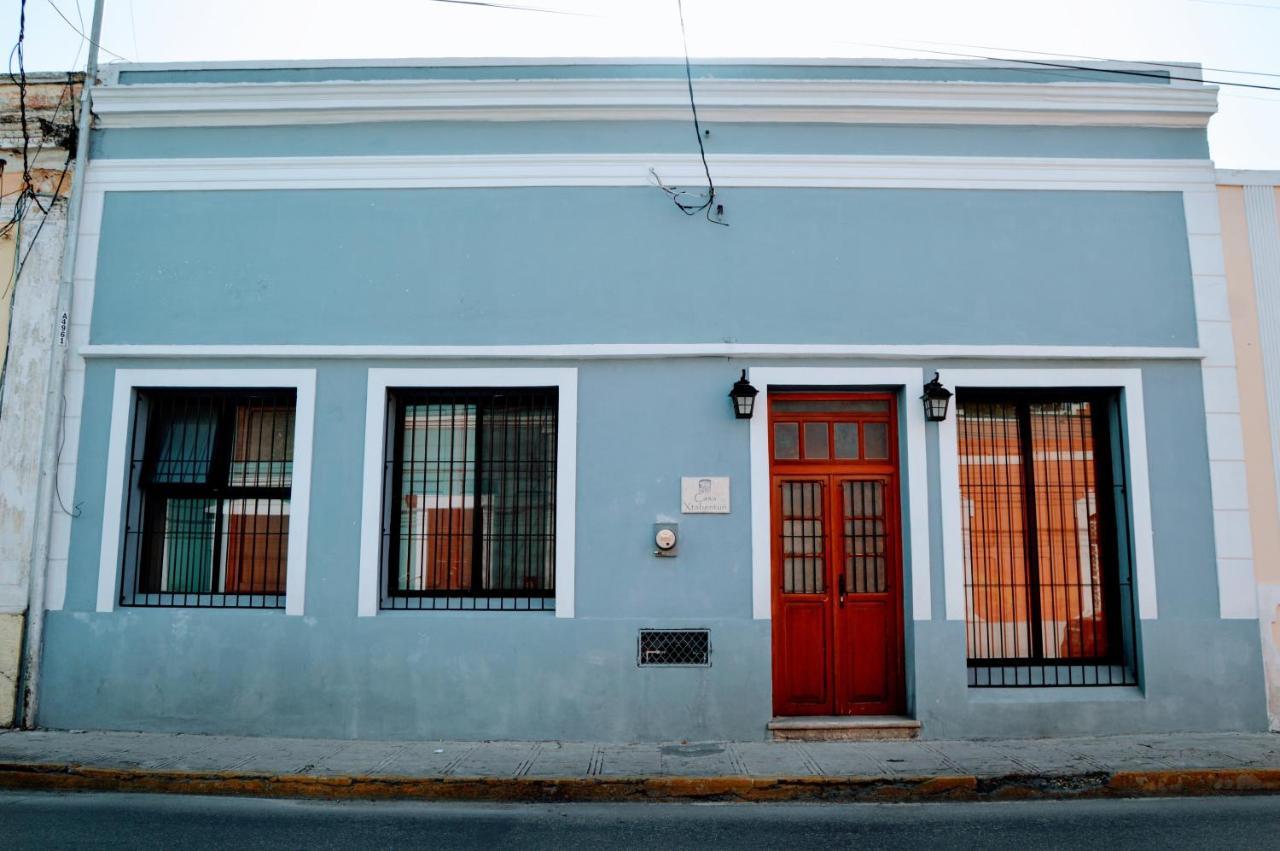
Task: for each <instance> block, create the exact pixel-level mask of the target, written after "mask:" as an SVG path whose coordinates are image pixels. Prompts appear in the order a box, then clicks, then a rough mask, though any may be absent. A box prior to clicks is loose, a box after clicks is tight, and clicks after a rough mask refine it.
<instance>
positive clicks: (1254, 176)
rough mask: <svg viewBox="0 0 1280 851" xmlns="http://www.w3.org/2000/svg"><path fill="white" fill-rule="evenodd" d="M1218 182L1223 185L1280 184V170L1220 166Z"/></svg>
mask: <svg viewBox="0 0 1280 851" xmlns="http://www.w3.org/2000/svg"><path fill="white" fill-rule="evenodd" d="M1218 183H1219V184H1221V185H1223V186H1280V171H1267V170H1257V169H1239V168H1220V169H1218Z"/></svg>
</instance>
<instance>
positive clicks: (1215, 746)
mask: <svg viewBox="0 0 1280 851" xmlns="http://www.w3.org/2000/svg"><path fill="white" fill-rule="evenodd" d="M0 763H3V764H5V765H7V766H31V765H48V766H64V767H65V766H77V767H84V768H94V769H114V770H143V771H168V772H239V773H246V774H250V773H251V774H270V775H303V776H313V777H344V776H352V777H401V778H403V777H413V778H492V779H513V778H531V779H537V778H580V779H591V778H601V779H608V778H664V777H669V778H681V777H687V778H704V777H750V778H780V777H781V778H799V777H855V776H856V777H871V778H885V779H893V778H900V777H952V776H976V777H1002V776H1011V775H1020V776H1064V775H1082V774H1088V773H1091V772H1113V773H1114V772H1126V771H1178V770H1195V769H1280V735H1272V734H1265V733H1264V734H1234V733H1223V734H1182V735H1165V736H1110V737H1089V738H1073V739H1036V740H1014V741H986V742H947V741H927V740H926V741H909V742H816V743H815V742H707V743H695V744H590V743H572V742H563V743H562V742H352V741H337V740H322V739H278V738H236V737H229V736H201V735H185V734H158V733H113V732H65V731H35V732H19V731H7V732H3V733H0Z"/></svg>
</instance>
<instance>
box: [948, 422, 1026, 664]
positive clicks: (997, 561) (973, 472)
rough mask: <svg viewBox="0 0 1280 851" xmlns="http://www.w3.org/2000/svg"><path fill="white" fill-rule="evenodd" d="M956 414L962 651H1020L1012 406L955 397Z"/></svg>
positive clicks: (1018, 482) (1021, 548) (986, 654)
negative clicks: (964, 630)
mask: <svg viewBox="0 0 1280 851" xmlns="http://www.w3.org/2000/svg"><path fill="white" fill-rule="evenodd" d="M956 415H957V430H958V439H959V456H960V457H959V461H960V496H961V506H962V510H961V517H960V521H961V530H962V535H963V539H964V543H965V546H964V571H965V600H966V603H967V606H968V624H967V627H968V629H967V641H966V643H967V646H968V655H969V658H970V659H1015V658H1028V657H1030V656H1031V626H1030V588H1029V585H1028V583H1029V571H1028V569H1027V562H1026V549H1025V541H1024V538H1023V534H1024V530H1023V520H1024V498H1025V494H1024V492H1023V470H1022V444H1021V439H1020V436H1019V430H1018V418H1017V409H1016V406H1015V405H1013V404H1005V403H1001V402H963V403H962V404H960V405H957V410H956Z"/></svg>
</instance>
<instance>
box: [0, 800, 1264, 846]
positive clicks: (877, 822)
mask: <svg viewBox="0 0 1280 851" xmlns="http://www.w3.org/2000/svg"><path fill="white" fill-rule="evenodd" d="M0 846H3V847H4V848H7V849H8V848H13V849H25V848H40V849H47V848H68V847H76V848H165V849H181V851H193V849H201V848H235V849H255V848H290V849H293V848H361V849H364V848H414V847H424V848H425V847H430V848H433V849H438V848H484V849H492V848H517V847H518V848H520V849H529V848H575V847H582V848H599V847H608V848H609V849H610V851H613V849H618V848H663V849H666V848H699V849H702V848H814V849H816V848H825V847H831V846H840V847H845V848H872V849H881V848H909V849H912V851H919V849H921V848H925V849H928V851H934V849H936V848H956V847H963V848H978V847H980V848H983V849H989V848H1037V849H1038V848H1070V849H1073V851H1079V849H1080V848H1082V847H1084V848H1087V847H1089V846H1094V847H1105V848H1106V849H1107V851H1114V849H1118V848H1179V849H1181V848H1213V849H1226V848H1275V847H1277V846H1280V797H1235V798H1226V797H1220V798H1181V799H1163V800H1110V801H1022V802H1010V803H976V804H975V803H970V804H817V803H814V804H562V805H542V804H505V805H504V804H467V803H448V804H444V803H401V802H395V803H393V802H380V803H379V802H342V803H319V802H308V801H277V800H262V799H256V798H203V797H187V796H177V795H175V796H166V795H127V794H74V793H72V794H67V793H5V792H0Z"/></svg>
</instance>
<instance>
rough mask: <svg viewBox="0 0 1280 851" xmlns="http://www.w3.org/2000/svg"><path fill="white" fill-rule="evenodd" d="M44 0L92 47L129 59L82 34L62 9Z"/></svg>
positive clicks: (51, 0)
mask: <svg viewBox="0 0 1280 851" xmlns="http://www.w3.org/2000/svg"><path fill="white" fill-rule="evenodd" d="M45 2H46V3H48V4H49V6H50V7H51V8H52V9H53V11H55V12H57V13H58V17H59V18H62V20H64V21H66V22H67V26H69V27H71V29H73V30H75V31H76V33H77V34H78V35H79V36H80V37H81V38H82V39H84V40H85V41H87V42H89V43H90V44H92V45H93V46H94V47H96V48H98V49H99V50H101V51H102V52H103V53H110V54H111V55H112V56H114V57H115V58H117V59H120V60H122V61H124V62H128V61H129V57H127V56H121V55H120V54H119V53H116V52H115V51H114V50H110V49H108V48H106V47H103V46H102V45H101V44H99V43H98V42H96V41H94V40H93V39H91V38H89V36H87V35H85V34H84V30H82V29H80V28H79V27H77V26H76V25H75V24H73V23H71V19H70V18H68V17H67V16H66V15H64V14H62V10H61V9H59V8H58V7H57V6H56V5H55V4H54V2H53V0H45ZM23 5H26V4H25V2H24V4H23ZM79 7H80V6H79V4H78V3H77V4H76V8H77V9H78V8H79Z"/></svg>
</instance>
